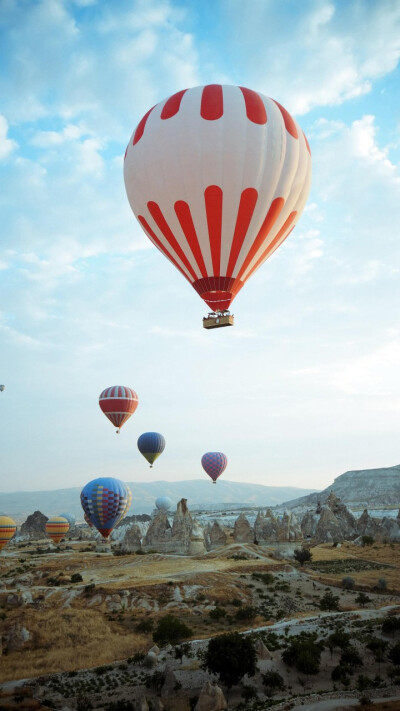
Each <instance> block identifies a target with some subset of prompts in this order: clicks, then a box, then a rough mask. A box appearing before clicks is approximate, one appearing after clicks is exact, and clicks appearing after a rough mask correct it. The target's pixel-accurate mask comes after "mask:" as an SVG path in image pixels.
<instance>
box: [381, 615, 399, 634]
mask: <svg viewBox="0 0 400 711" xmlns="http://www.w3.org/2000/svg"><path fill="white" fill-rule="evenodd" d="M398 630H400V617H396V616H395V615H389V616H388V617H385V619H384V620H383V622H382V632H383V633H384V634H394V633H395V632H397V631H398Z"/></svg>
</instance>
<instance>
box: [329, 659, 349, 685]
mask: <svg viewBox="0 0 400 711" xmlns="http://www.w3.org/2000/svg"><path fill="white" fill-rule="evenodd" d="M348 673H349V670H348V668H347V667H345V666H343V665H342V664H338V666H337V667H335V668H334V669H332V673H331V678H332V681H340V682H341V683H342V684H345V685H347V684H348V682H349V676H348Z"/></svg>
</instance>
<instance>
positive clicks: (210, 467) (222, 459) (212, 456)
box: [201, 452, 228, 484]
mask: <svg viewBox="0 0 400 711" xmlns="http://www.w3.org/2000/svg"><path fill="white" fill-rule="evenodd" d="M201 464H202V467H203V469H204V471H205V472H206V474H208V476H209V477H211V479H212V480H213V483H214V484H215V483H216V481H217V479H218V477H219V476H221V474H222V472H224V471H225V469H226V467H227V464H228V459H227V456H226V455H225V454H223V453H222V452H206V454H203V456H202V458H201Z"/></svg>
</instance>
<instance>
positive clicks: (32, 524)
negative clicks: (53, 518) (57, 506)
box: [18, 511, 49, 540]
mask: <svg viewBox="0 0 400 711" xmlns="http://www.w3.org/2000/svg"><path fill="white" fill-rule="evenodd" d="M48 520H49V519H48V516H45V515H44V514H42V513H41V511H35V513H33V514H31V515H30V516H28V518H27V519H26V521H25V522H24V523H23V524H22V526H21V530H20V533H19V535H18V537H19V538H29V539H33V540H39V539H41V538H46V521H48Z"/></svg>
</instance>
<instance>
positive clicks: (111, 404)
mask: <svg viewBox="0 0 400 711" xmlns="http://www.w3.org/2000/svg"><path fill="white" fill-rule="evenodd" d="M138 404H139V398H138V396H137V394H136V393H135V391H134V390H132V388H126V387H124V386H123V385H112V386H111V387H110V388H106V389H105V390H103V392H101V393H100V396H99V405H100V409H101V411H102V412H104V414H105V416H106V417H108V419H109V420H110V422H112V424H113V425H114V427H116V428H117V433H118V432H119V431H120V429H121V427H122V425H123V424H125V422H126V421H127V420H129V418H130V416H131V415H133V413H134V412H135V410H136V408H137V406H138Z"/></svg>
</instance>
